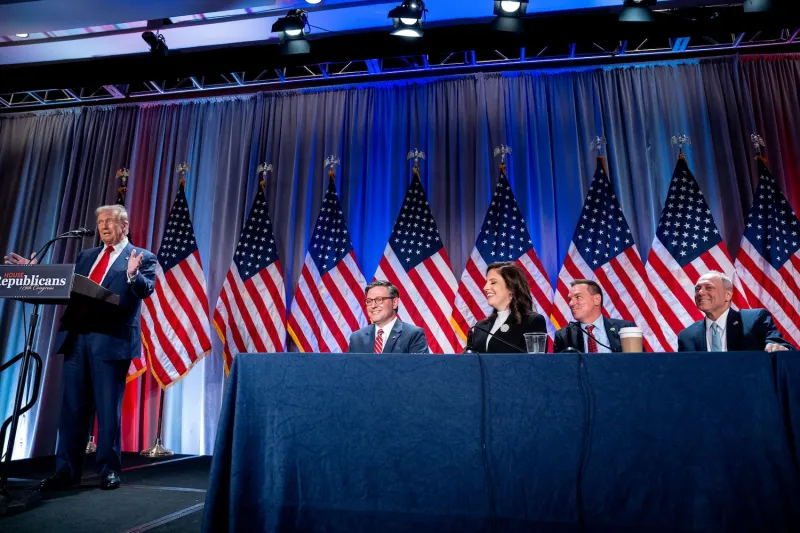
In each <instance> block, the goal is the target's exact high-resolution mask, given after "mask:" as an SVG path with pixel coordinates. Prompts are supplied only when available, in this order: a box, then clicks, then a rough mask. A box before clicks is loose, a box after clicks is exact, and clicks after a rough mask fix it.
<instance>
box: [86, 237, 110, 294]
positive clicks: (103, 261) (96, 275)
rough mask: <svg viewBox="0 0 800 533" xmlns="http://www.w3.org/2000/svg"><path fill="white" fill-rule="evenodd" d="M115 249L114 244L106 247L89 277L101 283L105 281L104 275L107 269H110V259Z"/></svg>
mask: <svg viewBox="0 0 800 533" xmlns="http://www.w3.org/2000/svg"><path fill="white" fill-rule="evenodd" d="M113 251H114V247H113V246H109V247H107V248H106V251H105V252H103V257H101V258H100V262H99V263H97V265H96V266H95V267H94V269H93V270H92V273H91V274H89V279H90V280H92V281H94V282H95V283H97V284H98V285H100V282H101V281H103V276H105V274H106V270H108V260H109V259H110V258H111V252H113Z"/></svg>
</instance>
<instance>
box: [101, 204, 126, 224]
mask: <svg viewBox="0 0 800 533" xmlns="http://www.w3.org/2000/svg"><path fill="white" fill-rule="evenodd" d="M104 211H113V212H114V217H115V218H116V219H117V220H119V221H120V222H127V221H128V210H127V209H125V206H124V205H119V204H112V205H101V206H100V207H98V208H97V209H95V210H94V218H97V217H99V216H100V213H102V212H104Z"/></svg>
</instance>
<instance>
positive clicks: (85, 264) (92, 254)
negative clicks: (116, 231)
mask: <svg viewBox="0 0 800 533" xmlns="http://www.w3.org/2000/svg"><path fill="white" fill-rule="evenodd" d="M101 251H103V247H102V246H100V247H97V248H93V249H92V250H90V251H89V253H87V254H86V255H85V256H83V259H82V260H81V261H80V262H79V263H78V264H76V265H75V273H76V274H80V275H81V276H86V277H87V278H88V277H89V274H91V270H92V265H93V264H94V262H95V261H97V256H98V255H100V252H101Z"/></svg>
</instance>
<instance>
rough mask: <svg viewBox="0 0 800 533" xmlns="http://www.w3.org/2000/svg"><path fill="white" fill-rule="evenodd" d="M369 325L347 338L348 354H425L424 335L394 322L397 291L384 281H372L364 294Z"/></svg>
mask: <svg viewBox="0 0 800 533" xmlns="http://www.w3.org/2000/svg"><path fill="white" fill-rule="evenodd" d="M365 294H366V299H365V300H364V304H365V305H366V306H367V314H368V315H369V319H370V320H371V321H372V324H371V325H369V326H367V327H365V328H361V329H360V330H358V331H356V332H355V333H353V334H352V335H351V336H350V345H349V347H348V349H347V352H348V353H428V341H427V340H426V339H425V332H424V331H423V330H422V329H421V328H418V327H416V326H414V325H412V324H406V323H404V322H401V321H399V320H397V308H398V307H399V306H400V291H398V290H397V287H395V286H394V285H392V284H391V283H389V282H388V281H385V280H375V281H373V282H372V283H370V284H369V285H367V290H366V291H365Z"/></svg>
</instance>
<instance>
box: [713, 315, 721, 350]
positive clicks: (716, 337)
mask: <svg viewBox="0 0 800 533" xmlns="http://www.w3.org/2000/svg"><path fill="white" fill-rule="evenodd" d="M711 351H712V352H721V351H722V328H721V327H719V324H717V323H716V322H714V323H713V324H711Z"/></svg>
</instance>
